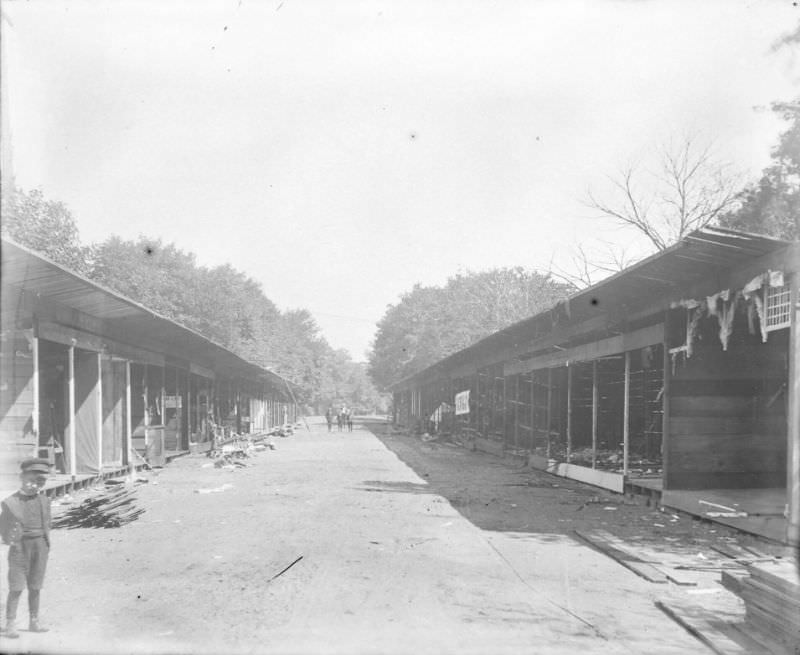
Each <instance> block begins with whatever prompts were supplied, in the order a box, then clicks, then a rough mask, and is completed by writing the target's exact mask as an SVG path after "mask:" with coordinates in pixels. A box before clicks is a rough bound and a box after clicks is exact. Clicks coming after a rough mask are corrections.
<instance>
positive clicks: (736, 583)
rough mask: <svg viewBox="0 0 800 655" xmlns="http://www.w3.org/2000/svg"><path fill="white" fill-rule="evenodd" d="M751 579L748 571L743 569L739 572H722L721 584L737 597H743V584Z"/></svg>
mask: <svg viewBox="0 0 800 655" xmlns="http://www.w3.org/2000/svg"><path fill="white" fill-rule="evenodd" d="M749 577H750V574H749V573H747V571H745V570H744V569H741V570H739V571H737V570H735V569H733V570H726V571H722V575H721V576H720V583H721V584H722V586H723V587H725V589H727V590H728V591H732V592H733V593H734V594H736V595H737V596H741V594H742V583H743V582H744V581H745V580H746V579H747V578H749Z"/></svg>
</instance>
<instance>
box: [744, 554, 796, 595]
mask: <svg viewBox="0 0 800 655" xmlns="http://www.w3.org/2000/svg"><path fill="white" fill-rule="evenodd" d="M747 568H748V571H749V572H750V575H751V576H752V577H753V578H754V579H756V580H760V581H763V582H764V583H765V584H767V585H769V586H770V587H772V588H773V589H779V590H781V591H783V592H784V593H786V594H787V595H789V596H792V597H794V598H800V575H798V571H797V568H796V565H795V564H794V562H791V561H786V560H783V561H775V562H759V563H754V564H750V565H748V567H747Z"/></svg>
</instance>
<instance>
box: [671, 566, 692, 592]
mask: <svg viewBox="0 0 800 655" xmlns="http://www.w3.org/2000/svg"><path fill="white" fill-rule="evenodd" d="M664 574H665V575H666V576H667V580H669V581H670V582H674V583H675V584H676V585H680V586H682V587H696V586H697V580H695V579H693V578H692V577H690V576H688V575H686V573H684V572H683V571H681V570H680V569H672V568H666V567H665V572H664Z"/></svg>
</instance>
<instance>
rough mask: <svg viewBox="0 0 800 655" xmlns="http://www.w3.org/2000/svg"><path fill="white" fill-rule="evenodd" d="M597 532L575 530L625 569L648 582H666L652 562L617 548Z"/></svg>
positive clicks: (662, 573)
mask: <svg viewBox="0 0 800 655" xmlns="http://www.w3.org/2000/svg"><path fill="white" fill-rule="evenodd" d="M598 532H600V531H597V530H593V531H589V532H582V531H580V530H575V534H577V535H578V536H579V537H580V538H581V539H583V540H584V541H585V542H586V543H588V544H589V545H590V546H594V547H595V548H596V549H597V550H599V551H600V552H601V553H603V554H604V555H608V557H610V558H611V559H613V560H615V561H616V562H618V563H619V564H621V565H622V566H624V567H625V568H626V569H628V570H630V571H633V572H634V573H635V574H636V575H638V576H640V577H642V578H644V579H645V580H647V581H648V582H655V583H658V584H666V583H667V576H666V575H665V574H664V572H663V571H661V570H659V569H657V568H656V567H655V566H653V565H652V564H649V563H647V562H644V561H642V560H641V558H639V557H637V556H636V555H633V554H632V553H630V552H627V551H625V550H621V549H619V548H617V547H616V546H615V545H614V544H613V543H611V541H609V540H608V539H607V538H605V537H604V536H603V535H602V534H598ZM606 534H608V533H606ZM609 536H611V537H612V540H616V541H618V542H620V543H624V542H622V541H621V540H617V539H616V537H613V535H609Z"/></svg>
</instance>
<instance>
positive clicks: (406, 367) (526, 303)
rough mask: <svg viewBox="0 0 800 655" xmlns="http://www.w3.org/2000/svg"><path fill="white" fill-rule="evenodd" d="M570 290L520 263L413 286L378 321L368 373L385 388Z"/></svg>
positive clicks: (551, 301)
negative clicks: (443, 283)
mask: <svg viewBox="0 0 800 655" xmlns="http://www.w3.org/2000/svg"><path fill="white" fill-rule="evenodd" d="M569 290H570V287H569V286H568V285H566V284H561V283H559V282H556V281H554V280H553V279H552V278H550V277H549V276H547V275H542V274H540V273H537V272H536V271H528V270H525V269H524V268H522V267H519V266H518V267H513V268H495V269H492V270H488V271H483V272H467V273H460V274H458V275H455V276H454V277H451V278H449V279H448V280H447V283H446V284H445V285H444V286H442V287H437V286H429V287H425V286H421V285H419V284H418V285H415V286H414V288H413V289H412V290H411V291H410V292H408V293H406V294H404V295H403V296H402V297H401V298H400V302H398V303H397V304H395V305H390V306H389V307H388V309H387V310H386V313H385V314H384V316H383V318H382V319H381V320H380V322H379V323H378V331H377V333H376V336H375V341H374V343H373V348H372V352H371V353H370V358H369V372H370V375H371V376H372V379H373V380H374V381H375V382H376V384H378V386H379V387H386V386H388V385H390V384H392V383H394V382H396V381H398V380H401V379H402V378H404V377H407V376H409V375H412V374H414V373H416V372H418V371H420V370H422V369H424V368H426V367H427V366H429V365H431V364H433V363H434V362H436V361H437V360H439V359H441V358H443V357H446V356H447V355H450V354H452V353H454V352H457V351H458V350H461V349H463V348H465V347H467V346H469V345H470V344H472V343H475V342H476V341H478V340H479V339H482V338H483V337H485V336H488V335H489V334H492V333H493V332H496V331H497V330H500V329H502V328H504V327H507V326H508V325H511V324H512V323H515V322H517V321H520V320H522V319H524V318H527V317H529V316H532V315H533V314H536V313H537V312H539V311H541V310H543V309H546V308H547V307H550V306H551V305H553V304H554V303H555V302H556V301H557V300H559V299H561V298H563V297H565V296H566V295H567V294H568V292H569Z"/></svg>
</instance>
